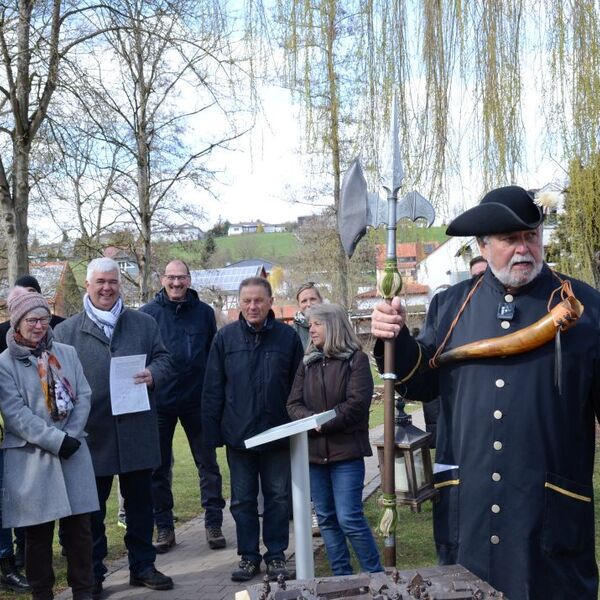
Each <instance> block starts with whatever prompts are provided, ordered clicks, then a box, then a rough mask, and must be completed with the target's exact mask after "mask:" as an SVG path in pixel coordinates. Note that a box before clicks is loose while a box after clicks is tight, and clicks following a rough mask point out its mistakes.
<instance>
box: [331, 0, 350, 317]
mask: <svg viewBox="0 0 600 600" xmlns="http://www.w3.org/2000/svg"><path fill="white" fill-rule="evenodd" d="M336 4H337V0H329V2H328V3H327V6H328V8H327V10H328V14H327V18H328V32H327V79H328V82H329V102H330V108H329V116H330V130H331V133H330V140H331V166H332V168H333V201H334V206H335V213H336V215H337V214H338V212H339V209H340V190H341V183H340V182H341V176H342V175H341V165H340V162H341V158H340V154H341V151H340V121H339V118H340V117H339V108H340V101H339V90H338V86H337V78H336V72H335V50H334V44H335V37H336V31H335V14H336ZM336 238H337V262H338V273H339V286H338V298H339V302H340V304H342V305H344V306H346V307H349V306H351V305H352V298H350V295H349V289H348V260H347V259H346V254H345V253H344V249H343V247H342V242H341V240H340V236H339V234H338V235H337V236H336Z"/></svg>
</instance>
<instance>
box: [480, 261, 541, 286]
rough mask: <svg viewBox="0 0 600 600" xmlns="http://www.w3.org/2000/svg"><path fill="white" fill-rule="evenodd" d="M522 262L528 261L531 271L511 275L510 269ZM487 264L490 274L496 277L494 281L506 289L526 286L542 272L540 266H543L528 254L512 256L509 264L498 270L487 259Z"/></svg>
mask: <svg viewBox="0 0 600 600" xmlns="http://www.w3.org/2000/svg"><path fill="white" fill-rule="evenodd" d="M524 260H526V261H530V262H531V263H532V269H531V270H530V271H528V272H525V273H512V272H511V267H512V266H513V265H514V264H515V263H518V262H523V261H524ZM488 263H489V265H490V269H491V270H492V273H493V274H494V275H495V276H496V279H497V280H498V281H499V282H500V283H501V284H502V285H504V286H505V287H508V288H518V287H521V286H523V285H526V284H528V283H529V282H531V281H533V280H534V279H535V278H536V277H537V276H538V275H539V274H540V271H541V270H542V266H543V264H544V261H543V260H540V261H539V262H536V261H535V259H534V257H533V255H532V254H530V253H527V254H519V255H517V256H513V257H512V259H511V260H510V263H509V264H508V265H506V266H505V267H503V268H502V269H498V268H497V267H496V266H495V265H494V263H493V261H492V260H489V259H488Z"/></svg>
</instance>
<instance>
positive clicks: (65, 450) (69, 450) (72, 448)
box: [58, 434, 81, 458]
mask: <svg viewBox="0 0 600 600" xmlns="http://www.w3.org/2000/svg"><path fill="white" fill-rule="evenodd" d="M79 446H81V442H80V441H79V440H77V439H75V438H74V437H71V436H70V435H68V434H66V435H65V439H64V440H63V443H62V444H61V445H60V450H59V451H58V455H59V456H60V457H61V458H71V456H73V454H75V452H77V450H79Z"/></svg>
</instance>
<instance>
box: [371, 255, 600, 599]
mask: <svg viewBox="0 0 600 600" xmlns="http://www.w3.org/2000/svg"><path fill="white" fill-rule="evenodd" d="M560 277H562V278H565V277H564V276H562V275H561V276H560ZM475 283H476V282H475V281H473V280H469V281H465V282H461V283H459V284H457V285H455V286H453V287H451V288H450V289H448V290H447V291H445V292H442V293H441V294H438V295H437V296H435V297H434V298H433V300H432V302H431V306H430V308H429V312H428V314H427V322H426V325H425V328H424V330H423V331H422V332H421V335H420V337H419V339H418V342H419V344H420V352H419V348H418V347H417V345H416V342H415V341H414V340H413V339H412V338H411V337H410V335H408V333H407V331H406V328H405V329H403V330H402V332H401V333H400V335H399V336H398V338H397V340H396V372H397V375H398V376H399V377H400V378H403V377H404V376H406V375H407V374H408V373H409V372H410V371H411V370H412V369H413V367H415V365H416V363H417V362H418V360H419V358H418V357H419V354H420V353H421V354H422V360H421V363H422V364H424V365H426V364H427V360H428V359H429V358H430V357H431V356H432V354H433V353H434V352H435V349H436V348H437V347H438V346H439V344H440V343H441V342H442V340H443V339H444V337H445V336H446V333H447V332H448V329H449V327H450V324H451V322H452V320H453V319H454V318H455V316H456V314H457V312H458V310H459V308H460V307H461V306H462V304H463V302H464V300H465V298H466V297H467V295H468V293H469V292H470V290H471V289H472V288H473V286H474V285H475ZM571 283H572V286H573V291H574V293H575V296H576V297H577V298H578V299H579V301H580V302H581V303H582V304H583V305H584V306H585V310H584V313H583V315H582V317H581V318H580V319H579V321H578V322H577V323H576V324H575V325H574V326H573V327H572V328H571V329H569V330H568V331H566V332H564V333H562V334H561V335H560V342H561V348H560V349H559V348H557V345H556V343H555V340H554V339H553V340H552V341H551V342H549V343H547V344H545V345H543V346H541V347H539V348H536V349H534V350H531V351H529V352H525V353H523V354H516V355H512V356H505V357H498V358H481V359H470V360H465V361H462V362H457V363H454V364H449V365H446V366H442V367H441V368H439V369H436V370H434V371H431V370H423V371H420V372H418V373H417V374H416V375H415V376H414V377H413V378H412V379H411V380H410V381H409V382H408V383H407V385H406V389H404V390H403V391H404V392H405V393H406V395H407V397H409V398H412V399H415V400H429V399H431V398H435V397H436V396H437V395H438V393H439V396H440V404H441V406H440V415H439V419H438V435H437V449H436V463H437V473H436V474H435V475H434V481H435V483H436V487H437V488H438V491H439V494H440V495H439V500H438V501H437V502H436V503H435V504H434V535H435V540H436V544H437V548H438V555H439V558H440V561H441V562H442V563H443V564H449V563H460V564H461V565H464V566H465V567H466V568H467V569H469V570H470V571H472V572H473V573H475V574H476V575H478V576H479V577H481V578H482V579H484V580H486V581H488V582H489V583H490V584H491V585H493V586H494V587H495V588H497V589H498V590H500V591H502V592H504V593H505V594H506V596H507V597H508V598H510V600H533V599H536V600H538V599H540V600H541V599H544V600H548V599H556V600H566V599H571V598H573V599H575V598H577V599H584V598H585V599H586V600H596V597H597V587H598V575H597V566H596V559H595V553H594V545H595V538H594V503H593V488H592V473H593V467H594V438H595V431H594V412H596V414H598V409H599V407H600V294H598V292H597V291H596V290H594V289H592V288H590V287H589V286H587V285H586V284H584V283H582V282H579V281H576V280H571ZM559 285H560V282H559V280H558V277H557V275H555V274H553V273H552V272H551V271H550V269H549V268H548V267H547V266H544V268H543V270H542V272H541V273H540V275H539V276H538V277H536V278H535V279H534V280H533V281H532V282H531V283H529V284H527V285H525V286H523V287H521V288H519V289H518V290H517V291H516V292H514V293H513V294H508V293H507V292H506V291H505V289H504V287H503V286H502V285H501V284H500V282H499V281H498V280H497V279H496V278H495V277H494V275H493V274H492V272H491V271H490V270H489V269H488V270H487V271H486V272H485V274H484V275H483V280H482V283H481V285H480V287H479V288H478V289H477V290H476V291H475V293H474V294H473V296H472V298H471V300H470V301H469V303H468V304H467V306H466V308H465V310H464V312H463V314H462V315H461V317H460V318H459V320H458V323H457V325H456V328H455V329H454V330H453V332H452V334H451V336H450V339H449V341H448V344H447V346H446V349H448V350H450V349H452V348H456V347H458V346H462V345H464V344H466V343H469V342H473V341H477V340H481V339H484V338H490V337H499V336H503V335H507V334H510V333H513V332H515V331H519V330H521V329H523V328H524V327H527V326H528V325H531V324H533V323H535V322H536V321H538V320H539V319H540V318H542V317H544V316H546V315H547V312H548V307H547V305H548V301H549V298H550V296H551V294H552V291H553V290H554V289H556V288H557V287H558V286H559ZM559 299H560V298H559ZM559 299H558V300H559ZM556 302H557V299H556V298H555V299H554V300H553V302H552V305H554V304H556ZM500 303H507V304H510V305H512V307H513V309H514V317H513V318H512V320H510V321H507V320H505V319H503V318H499V317H498V306H499V305H500ZM381 346H382V344H381V343H380V342H378V343H377V344H376V348H375V352H376V354H379V353H380V350H381ZM559 351H560V354H561V357H562V371H561V372H560V373H557V372H556V362H555V361H556V354H557V352H559ZM557 376H560V378H561V386H560V389H559V387H558V386H557V384H556V381H555V378H556V377H557ZM403 387H404V386H403Z"/></svg>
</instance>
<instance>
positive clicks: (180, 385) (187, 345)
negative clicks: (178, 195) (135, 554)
mask: <svg viewBox="0 0 600 600" xmlns="http://www.w3.org/2000/svg"><path fill="white" fill-rule="evenodd" d="M191 283H192V282H191V278H190V271H189V269H188V266H187V265H186V264H185V263H184V262H183V261H182V260H173V261H171V262H170V263H169V264H168V265H167V266H166V268H165V273H164V275H163V276H162V284H163V288H162V289H161V290H160V292H158V294H156V297H155V298H154V300H152V302H149V303H148V304H146V305H145V306H142V308H141V309H140V310H141V311H142V312H145V313H147V314H149V315H151V316H152V317H154V319H156V321H157V323H158V326H159V329H160V333H161V336H162V339H163V342H164V344H165V346H166V347H167V349H168V350H169V352H170V353H171V356H172V358H173V368H174V373H173V376H172V377H170V378H169V381H167V382H166V384H165V385H164V386H163V387H162V388H161V389H160V390H157V393H156V408H157V411H158V431H159V436H160V452H161V464H160V466H159V467H158V468H157V469H155V471H154V473H153V474H152V494H153V498H154V520H155V523H156V529H157V538H156V543H155V544H154V547H155V548H156V551H157V552H159V553H165V552H168V551H169V550H170V549H171V548H172V547H173V546H174V545H175V530H174V525H173V493H172V491H171V477H170V472H171V462H172V456H173V434H174V432H175V427H176V425H177V420H179V422H180V423H181V425H182V427H183V429H184V431H185V434H186V436H187V439H188V443H189V445H190V450H191V452H192V456H193V457H194V462H195V463H196V468H197V469H198V475H199V477H200V499H201V503H202V507H203V508H204V511H205V512H204V523H205V527H206V540H207V542H208V545H209V547H210V548H212V549H213V550H216V549H218V548H225V544H226V542H225V537H224V536H223V532H222V530H221V526H222V524H223V507H224V506H225V501H224V500H223V495H222V484H221V473H220V472H219V465H218V464H217V456H216V451H215V448H214V447H207V446H205V445H204V444H203V440H202V425H201V424H202V415H201V410H200V400H201V396H202V385H203V383H204V371H205V367H206V360H207V358H208V351H209V350H210V345H211V343H212V340H213V337H214V336H215V333H216V331H217V325H216V321H215V313H214V311H213V310H212V308H211V307H210V306H209V305H208V304H205V303H204V302H202V301H201V300H200V299H199V298H198V294H197V293H196V292H195V291H194V290H192V289H190V285H191Z"/></svg>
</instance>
